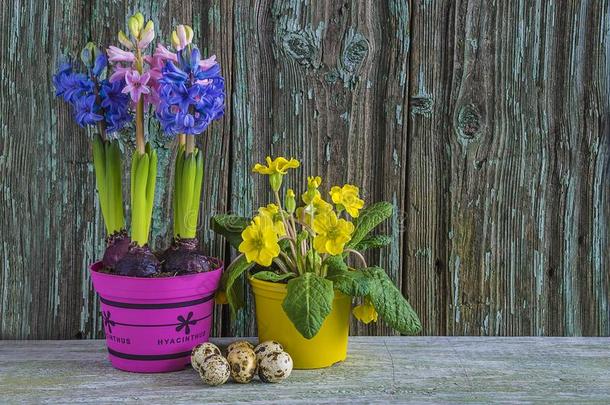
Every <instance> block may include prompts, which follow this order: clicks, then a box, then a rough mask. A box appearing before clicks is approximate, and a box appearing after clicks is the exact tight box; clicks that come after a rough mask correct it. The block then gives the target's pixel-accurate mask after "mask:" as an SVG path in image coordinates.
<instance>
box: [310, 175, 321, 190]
mask: <svg viewBox="0 0 610 405" xmlns="http://www.w3.org/2000/svg"><path fill="white" fill-rule="evenodd" d="M320 184H322V177H320V176H315V177H314V176H307V188H319V187H320Z"/></svg>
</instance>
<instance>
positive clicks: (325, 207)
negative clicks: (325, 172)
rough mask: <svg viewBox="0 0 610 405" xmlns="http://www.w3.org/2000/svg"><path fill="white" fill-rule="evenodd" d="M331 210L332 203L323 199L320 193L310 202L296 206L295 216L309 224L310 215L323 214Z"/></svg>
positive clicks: (310, 222) (310, 223)
mask: <svg viewBox="0 0 610 405" xmlns="http://www.w3.org/2000/svg"><path fill="white" fill-rule="evenodd" d="M332 210H333V206H332V204H330V203H328V202H326V201H324V199H323V198H322V196H321V195H320V193H319V192H318V194H317V195H316V196H315V197H314V198H313V200H312V201H311V204H307V205H306V206H305V207H299V208H297V218H298V219H299V220H301V221H303V222H305V223H306V224H307V225H309V226H311V225H312V221H311V216H312V215H313V216H314V217H315V216H317V215H324V214H327V213H329V212H331V211H332Z"/></svg>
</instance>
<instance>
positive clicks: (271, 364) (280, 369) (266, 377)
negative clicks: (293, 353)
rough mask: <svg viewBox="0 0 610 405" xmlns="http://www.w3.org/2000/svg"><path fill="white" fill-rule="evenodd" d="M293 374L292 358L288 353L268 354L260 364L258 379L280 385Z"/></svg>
mask: <svg viewBox="0 0 610 405" xmlns="http://www.w3.org/2000/svg"><path fill="white" fill-rule="evenodd" d="M291 372H292V357H290V355H289V354H288V353H286V352H283V351H282V352H272V353H267V354H265V355H264V356H262V358H261V359H260V361H259V363H258V377H259V378H260V379H261V381H262V382H266V383H278V382H280V381H283V380H285V379H286V378H288V377H289V376H290V373H291Z"/></svg>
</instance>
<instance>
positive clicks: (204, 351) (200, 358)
mask: <svg viewBox="0 0 610 405" xmlns="http://www.w3.org/2000/svg"><path fill="white" fill-rule="evenodd" d="M213 354H222V353H221V352H220V349H219V348H218V346H216V345H215V344H214V343H210V342H206V343H201V344H198V345H197V346H195V347H194V348H193V351H192V352H191V365H192V366H193V368H194V369H195V370H197V371H199V369H200V368H201V365H202V364H203V362H204V361H205V359H206V358H208V357H210V356H211V355H213Z"/></svg>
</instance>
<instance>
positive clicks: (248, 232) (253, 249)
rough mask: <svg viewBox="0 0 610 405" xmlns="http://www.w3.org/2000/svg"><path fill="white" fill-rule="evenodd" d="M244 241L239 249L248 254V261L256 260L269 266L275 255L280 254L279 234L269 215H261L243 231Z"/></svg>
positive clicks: (262, 264)
mask: <svg viewBox="0 0 610 405" xmlns="http://www.w3.org/2000/svg"><path fill="white" fill-rule="evenodd" d="M241 238H242V240H243V242H241V243H240V244H239V249H238V250H239V251H240V252H241V253H243V254H244V255H245V256H246V260H247V261H248V263H250V262H252V261H254V262H256V263H258V264H260V265H261V266H264V267H269V266H271V262H272V261H273V259H274V258H275V257H277V256H278V255H279V254H280V245H278V239H277V234H276V233H275V229H274V227H273V222H272V221H271V219H269V217H267V216H264V215H259V216H256V217H254V219H253V220H252V222H251V223H250V225H249V226H248V227H246V229H244V231H243V232H242V233H241Z"/></svg>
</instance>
